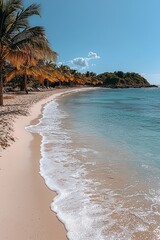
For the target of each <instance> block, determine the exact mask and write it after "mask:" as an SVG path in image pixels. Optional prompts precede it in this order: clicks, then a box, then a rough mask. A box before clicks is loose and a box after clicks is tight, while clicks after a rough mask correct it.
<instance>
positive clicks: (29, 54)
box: [0, 0, 57, 105]
mask: <svg viewBox="0 0 160 240" xmlns="http://www.w3.org/2000/svg"><path fill="white" fill-rule="evenodd" d="M33 15H40V7H39V5H37V4H32V5H30V6H29V7H28V8H26V9H24V8H23V4H22V0H0V105H3V81H4V76H3V74H2V72H3V69H4V65H5V62H6V61H9V62H10V64H11V65H13V66H15V67H16V68H17V69H20V68H21V67H22V66H23V65H25V64H26V63H27V64H28V63H29V64H30V65H32V66H34V65H36V64H37V61H38V60H39V59H45V58H47V59H48V60H51V61H52V60H55V58H56V56H57V54H56V53H55V52H54V51H52V50H51V48H50V47H49V44H48V41H47V39H46V36H45V31H44V29H43V27H39V26H38V27H30V26H29V23H28V18H29V17H30V16H33Z"/></svg>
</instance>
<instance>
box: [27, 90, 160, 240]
mask: <svg viewBox="0 0 160 240" xmlns="http://www.w3.org/2000/svg"><path fill="white" fill-rule="evenodd" d="M29 129H30V131H32V132H38V133H39V134H41V136H42V143H41V155H42V158H41V160H40V174H41V175H42V176H43V177H44V179H45V182H46V184H47V186H48V187H49V188H50V189H52V190H54V191H56V192H57V197H56V198H55V199H54V201H53V202H52V204H51V208H52V210H53V211H54V212H56V213H57V216H58V218H59V219H60V220H61V221H62V222H63V223H64V224H65V227H66V229H67V232H68V235H67V236H68V239H69V240H84V239H85V240H103V239H104V240H130V239H131V240H138V239H143V240H154V239H155V240H157V239H160V88H140V89H104V88H98V89H94V90H88V91H87V90H86V91H83V92H77V93H72V94H65V95H64V96H63V97H59V98H57V99H55V101H52V102H50V103H48V104H47V105H46V106H45V108H44V111H43V117H42V118H41V120H40V122H39V124H37V125H36V126H31V127H30V128H29Z"/></svg>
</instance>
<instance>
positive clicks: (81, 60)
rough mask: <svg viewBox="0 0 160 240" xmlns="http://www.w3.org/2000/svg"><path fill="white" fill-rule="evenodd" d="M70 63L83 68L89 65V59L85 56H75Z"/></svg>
mask: <svg viewBox="0 0 160 240" xmlns="http://www.w3.org/2000/svg"><path fill="white" fill-rule="evenodd" d="M70 63H71V64H73V65H75V66H78V67H81V68H86V67H88V60H87V59H86V58H83V57H77V58H74V59H73V60H71V61H70Z"/></svg>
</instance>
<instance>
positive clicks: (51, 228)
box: [0, 88, 91, 240]
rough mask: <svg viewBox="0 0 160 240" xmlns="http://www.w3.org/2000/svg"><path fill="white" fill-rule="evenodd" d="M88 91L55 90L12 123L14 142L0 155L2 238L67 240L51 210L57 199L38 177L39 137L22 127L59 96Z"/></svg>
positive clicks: (0, 225)
mask: <svg viewBox="0 0 160 240" xmlns="http://www.w3.org/2000/svg"><path fill="white" fill-rule="evenodd" d="M90 89H91V88H75V89H57V90H54V91H53V94H51V96H50V97H47V98H44V99H43V100H40V101H38V102H37V103H35V104H33V105H32V107H31V109H30V110H29V113H30V115H29V116H19V117H18V118H17V119H16V120H15V122H14V126H13V129H14V137H15V139H16V141H15V142H13V144H12V145H11V146H10V147H7V148H6V149H4V150H2V152H1V153H0V189H1V198H0V204H1V210H0V228H1V238H3V239H4V240H5V239H9V240H11V239H12V240H14V239H15V240H21V239H23V240H28V239H33V240H34V239H38V240H45V239H47V240H57V239H60V240H67V231H66V229H65V227H64V225H63V223H61V222H60V220H59V219H58V218H57V216H56V214H55V213H54V212H53V211H52V210H51V208H50V205H51V203H52V201H53V199H54V197H55V196H56V193H55V192H53V191H51V190H50V189H49V188H48V187H47V186H46V184H45V181H44V179H43V178H42V177H41V175H40V174H39V160H40V158H41V155H40V143H41V136H40V135H39V134H36V133H34V134H33V133H30V132H28V131H26V130H25V127H26V126H28V125H31V123H32V124H33V123H34V124H35V123H38V121H39V120H40V118H41V116H42V112H43V109H44V105H46V104H47V103H48V102H50V101H52V100H54V99H55V98H57V97H58V96H62V95H64V94H69V93H72V92H76V91H86V90H90Z"/></svg>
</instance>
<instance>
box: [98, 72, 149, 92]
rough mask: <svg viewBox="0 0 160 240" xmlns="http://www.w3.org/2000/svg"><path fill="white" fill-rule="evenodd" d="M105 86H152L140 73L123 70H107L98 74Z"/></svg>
mask: <svg viewBox="0 0 160 240" xmlns="http://www.w3.org/2000/svg"><path fill="white" fill-rule="evenodd" d="M97 79H98V80H100V81H102V82H103V83H102V85H103V86H104V87H114V88H127V87H150V86H151V85H150V83H149V82H148V81H147V80H146V79H145V78H144V77H142V76H141V75H139V74H138V73H132V72H131V73H130V72H127V73H124V72H122V71H118V72H114V73H110V72H105V73H102V74H99V75H97Z"/></svg>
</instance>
